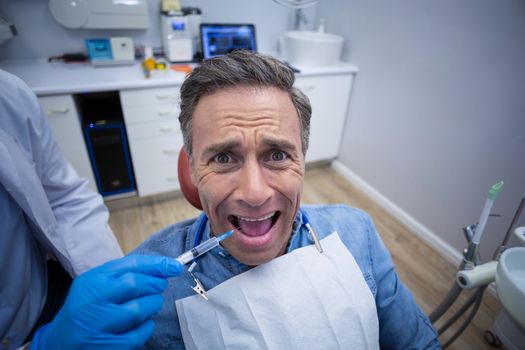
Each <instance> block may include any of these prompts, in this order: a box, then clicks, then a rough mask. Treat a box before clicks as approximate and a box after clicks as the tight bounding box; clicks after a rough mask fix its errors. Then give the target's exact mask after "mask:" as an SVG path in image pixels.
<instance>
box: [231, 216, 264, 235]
mask: <svg viewBox="0 0 525 350" xmlns="http://www.w3.org/2000/svg"><path fill="white" fill-rule="evenodd" d="M239 226H240V228H241V231H242V233H244V234H245V235H247V236H253V237H256V236H261V235H264V234H265V233H266V232H268V231H269V230H270V228H271V227H272V218H268V219H265V220H261V221H246V220H241V219H239Z"/></svg>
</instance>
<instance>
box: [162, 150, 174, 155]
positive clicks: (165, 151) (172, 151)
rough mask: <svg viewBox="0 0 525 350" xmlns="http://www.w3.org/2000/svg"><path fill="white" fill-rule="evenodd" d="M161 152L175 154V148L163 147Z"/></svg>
mask: <svg viewBox="0 0 525 350" xmlns="http://www.w3.org/2000/svg"><path fill="white" fill-rule="evenodd" d="M162 153H164V154H167V155H171V154H176V153H177V150H176V149H163V150H162Z"/></svg>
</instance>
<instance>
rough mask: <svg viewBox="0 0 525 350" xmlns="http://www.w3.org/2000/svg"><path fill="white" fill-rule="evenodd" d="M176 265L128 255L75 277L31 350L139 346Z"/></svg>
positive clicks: (163, 259)
mask: <svg viewBox="0 0 525 350" xmlns="http://www.w3.org/2000/svg"><path fill="white" fill-rule="evenodd" d="M181 271H182V265H181V264H179V263H178V262H177V261H176V260H174V259H170V258H167V257H161V256H146V255H130V256H126V257H124V258H122V259H118V260H113V261H110V262H108V263H106V264H104V265H101V266H98V267H96V268H94V269H92V270H90V271H87V272H86V273H84V274H82V275H80V276H78V277H77V278H75V280H74V281H73V284H72V285H71V289H70V290H69V294H68V296H67V298H66V301H65V302H64V306H63V307H62V309H61V310H60V311H59V313H58V314H57V316H56V317H55V319H54V320H53V321H52V322H51V323H49V324H48V325H46V326H44V327H42V328H40V329H39V330H38V332H37V333H36V334H35V337H34V338H33V342H32V343H31V349H53V350H55V349H57V350H58V349H80V348H82V349H93V348H96V349H99V348H101V349H140V348H141V347H142V346H143V345H144V343H145V342H146V340H148V338H149V337H150V336H151V334H152V333H153V329H154V323H153V320H152V319H151V316H153V315H154V314H155V313H157V312H158V311H159V310H160V309H161V308H162V303H163V297H162V296H161V293H162V292H163V291H164V289H165V288H166V286H167V281H166V278H167V277H172V276H176V275H178V274H180V273H181Z"/></svg>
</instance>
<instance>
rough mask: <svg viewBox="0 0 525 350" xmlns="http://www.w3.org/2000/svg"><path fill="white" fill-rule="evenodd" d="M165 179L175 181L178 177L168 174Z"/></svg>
mask: <svg viewBox="0 0 525 350" xmlns="http://www.w3.org/2000/svg"><path fill="white" fill-rule="evenodd" d="M166 180H168V181H170V182H177V181H179V179H177V178H176V177H175V176H168V177H166Z"/></svg>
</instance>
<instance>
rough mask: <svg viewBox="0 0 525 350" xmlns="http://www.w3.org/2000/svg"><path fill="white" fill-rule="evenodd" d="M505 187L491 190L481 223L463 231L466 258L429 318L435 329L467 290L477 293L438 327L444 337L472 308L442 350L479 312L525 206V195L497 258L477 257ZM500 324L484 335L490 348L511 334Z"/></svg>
mask: <svg viewBox="0 0 525 350" xmlns="http://www.w3.org/2000/svg"><path fill="white" fill-rule="evenodd" d="M502 185H503V182H502V181H500V182H498V183H496V184H495V185H494V186H492V187H491V189H490V190H489V193H488V196H487V200H486V202H485V206H484V207H483V211H482V214H481V217H480V220H479V222H478V224H477V225H469V226H467V227H464V228H463V233H464V234H465V238H466V239H467V242H468V247H467V249H465V251H464V254H463V259H462V261H461V262H460V264H459V268H458V272H457V274H456V279H455V280H454V283H453V285H452V287H451V289H450V291H449V292H448V294H447V295H446V296H445V298H444V299H443V301H442V302H441V303H440V304H439V305H438V306H437V307H436V308H435V309H434V310H433V311H432V312H431V313H430V315H429V319H430V321H431V322H432V323H433V324H434V326H436V323H437V321H438V320H439V319H440V318H441V317H442V316H443V315H444V314H445V312H447V311H448V310H449V309H450V308H451V307H452V305H453V304H454V302H455V301H456V299H457V298H458V296H459V295H460V294H461V292H462V291H463V290H464V289H475V292H474V293H473V294H472V295H471V296H470V297H469V299H468V300H467V301H465V302H464V304H463V305H462V306H461V307H460V308H459V309H458V310H457V311H455V312H454V313H453V315H452V316H450V317H449V318H448V319H447V320H446V321H445V322H444V323H442V324H441V325H440V326H439V327H438V328H437V333H438V335H440V336H442V335H443V333H445V332H446V331H447V330H448V329H449V328H450V327H451V326H452V324H454V323H455V322H456V321H457V320H458V319H459V318H461V316H462V315H464V314H465V313H466V312H467V311H468V310H469V309H470V312H469V313H468V316H467V317H466V319H465V320H464V321H463V323H462V324H461V325H460V327H459V328H458V329H457V330H456V331H455V332H454V334H453V335H452V336H450V337H449V338H448V339H447V340H446V341H444V342H443V344H442V346H443V349H445V348H447V347H448V346H450V344H452V343H453V342H454V341H455V340H456V339H457V338H458V337H459V336H460V335H461V334H462V333H463V331H464V330H465V329H466V328H467V326H468V325H469V323H470V322H471V321H472V319H473V318H474V316H475V315H476V313H477V311H478V310H479V307H480V305H481V301H482V298H483V294H484V292H485V290H486V289H487V287H488V285H489V284H490V283H492V282H493V281H494V277H495V274H496V272H495V271H496V267H497V266H498V264H499V258H500V256H501V254H502V253H503V251H505V250H506V248H507V242H508V240H509V238H510V234H511V232H512V229H513V228H514V226H515V224H516V222H517V221H518V218H519V217H520V215H521V213H522V211H523V209H524V207H525V193H524V194H523V197H522V199H521V202H520V204H519V206H518V209H517V210H516V212H515V213H514V217H513V218H512V221H511V223H510V226H509V227H508V230H507V232H506V234H505V237H504V239H503V241H502V243H501V245H500V246H499V247H498V248H497V249H496V250H495V252H494V255H493V257H492V259H491V260H490V261H487V262H482V261H481V259H480V258H479V254H478V250H479V244H480V241H481V236H482V234H483V230H484V227H485V224H486V222H487V220H488V218H489V217H490V216H495V215H491V214H490V210H491V208H492V204H493V202H494V200H495V198H496V196H497V195H498V193H499V191H500V189H501V187H502ZM520 229H522V230H523V232H524V233H525V229H524V228H519V227H518V228H516V230H515V231H519V232H520V233H521V231H520ZM500 315H501V313H500ZM498 318H500V316H498ZM497 323H498V319H496V321H495V323H494V324H495V326H493V329H495V331H494V332H492V331H490V330H487V331H485V333H484V338H485V340H486V341H487V342H488V343H489V344H490V345H494V346H495V345H497V344H501V342H500V339H499V337H498V335H499V336H503V337H504V338H505V337H507V336H508V334H497V331H498V330H499V331H501V330H500V329H499V328H498V329H496V328H497V327H496V324H497ZM500 323H501V322H500ZM500 328H501V327H500ZM509 333H512V331H509ZM502 339H503V338H502ZM509 339H510V338H509ZM509 339H507V338H505V341H506V342H507V343H511V341H510V340H509Z"/></svg>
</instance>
